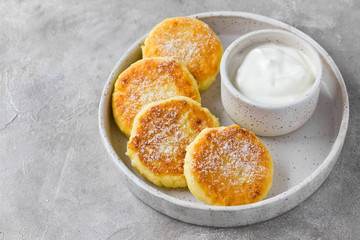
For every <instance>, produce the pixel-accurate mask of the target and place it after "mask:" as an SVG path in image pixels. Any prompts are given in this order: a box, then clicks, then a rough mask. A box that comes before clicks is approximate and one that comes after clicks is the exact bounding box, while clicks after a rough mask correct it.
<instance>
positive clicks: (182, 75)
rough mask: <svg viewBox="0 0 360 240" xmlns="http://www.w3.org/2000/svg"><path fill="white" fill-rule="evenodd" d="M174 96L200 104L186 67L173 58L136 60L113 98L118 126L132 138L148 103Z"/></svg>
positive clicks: (116, 84)
mask: <svg viewBox="0 0 360 240" xmlns="http://www.w3.org/2000/svg"><path fill="white" fill-rule="evenodd" d="M174 96H186V97H190V98H192V99H194V100H195V101H198V102H200V94H199V91H198V89H197V85H196V81H195V79H194V78H193V76H192V75H191V74H190V72H189V71H188V70H187V68H186V67H185V66H184V65H183V64H182V63H180V62H178V61H176V60H174V59H170V58H148V59H142V60H139V61H137V62H136V63H134V64H132V65H131V66H130V67H129V68H128V69H126V70H125V71H124V72H122V73H121V74H120V76H119V77H118V79H117V81H116V83H115V87H114V93H113V95H112V109H113V116H114V119H115V122H116V124H117V125H118V127H119V128H120V130H121V131H122V132H123V133H124V134H125V135H126V136H127V137H130V132H131V129H132V125H133V121H134V118H135V116H136V114H137V113H138V112H139V111H140V110H141V109H142V107H143V106H145V105H146V104H148V103H151V102H156V101H159V100H164V99H167V98H170V97H174Z"/></svg>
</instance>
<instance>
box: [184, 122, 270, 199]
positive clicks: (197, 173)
mask: <svg viewBox="0 0 360 240" xmlns="http://www.w3.org/2000/svg"><path fill="white" fill-rule="evenodd" d="M184 174H185V177H186V180H187V183H188V188H189V189H190V191H191V192H192V194H193V195H194V196H195V197H196V198H198V199H199V200H201V201H203V202H205V203H207V204H211V205H222V206H232V205H242V204H248V203H254V202H257V201H260V200H262V199H264V198H265V197H266V195H267V193H268V192H269V190H270V188H271V184H272V177H273V162H272V159H271V156H270V153H269V151H268V149H267V148H266V147H265V146H264V145H263V144H262V143H261V141H260V140H259V139H258V138H257V137H256V136H255V135H254V134H253V133H252V132H249V131H247V130H245V129H242V128H240V127H239V126H236V125H233V126H230V127H219V128H212V129H205V130H203V131H202V132H201V133H200V134H199V135H198V136H197V137H196V139H195V140H194V141H193V142H192V143H191V144H190V145H189V146H188V148H187V153H186V157H185V165H184Z"/></svg>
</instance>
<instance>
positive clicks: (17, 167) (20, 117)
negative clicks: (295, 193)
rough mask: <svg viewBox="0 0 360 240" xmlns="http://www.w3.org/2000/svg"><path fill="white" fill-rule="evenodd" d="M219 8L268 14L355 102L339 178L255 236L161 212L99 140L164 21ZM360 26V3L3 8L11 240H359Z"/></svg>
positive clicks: (2, 95) (2, 170)
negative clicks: (137, 49) (313, 51)
mask: <svg viewBox="0 0 360 240" xmlns="http://www.w3.org/2000/svg"><path fill="white" fill-rule="evenodd" d="M160 8H161V10H160ZM219 10H232V11H247V12H253V13H257V14H262V15H265V16H269V17H272V18H275V19H278V20H280V21H284V22H286V23H288V24H290V25H293V26H295V27H297V28H299V29H300V30H303V31H304V32H306V33H307V34H309V35H310V36H312V37H313V38H314V39H315V40H316V41H318V42H319V43H320V44H321V45H322V46H323V47H324V48H325V49H326V50H327V51H328V52H329V53H330V55H331V56H332V57H333V59H334V60H335V62H336V63H337V65H338V67H339V69H340V71H341V72H342V74H343V77H344V79H345V82H346V85H347V88H348V92H349V98H350V108H351V113H350V126H349V131H348V135H347V139H346V142H345V145H344V148H343V151H342V153H341V155H340V158H339V160H338V162H337V164H336V165H335V168H334V170H333V171H332V173H331V174H330V176H329V178H328V179H327V180H326V181H325V183H324V184H323V185H322V186H321V187H320V188H319V190H318V191H316V192H315V194H314V195H312V196H311V197H310V198H309V199H308V200H306V201H305V202H303V203H302V204H300V205H299V206H298V207H296V208H295V209H294V210H292V211H290V212H288V213H286V214H283V215H282V216H279V217H277V218H275V219H272V220H270V221H267V222H264V223H260V224H255V225H251V226H248V227H239V228H206V227H198V226H193V225H189V224H185V223H182V222H179V221H176V220H173V219H171V218H168V217H166V216H164V215H162V214H160V213H158V212H156V211H154V210H152V209H151V208H150V207H148V206H146V205H145V204H143V203H142V202H141V201H140V200H138V199H137V198H136V197H135V196H134V195H132V194H131V193H130V191H129V190H128V189H127V187H126V186H125V185H124V184H123V183H122V182H119V174H120V173H119V172H117V171H116V169H115V168H114V166H113V164H112V162H111V161H110V159H109V157H108V156H107V153H106V150H105V148H104V147H103V145H102V143H101V139H100V137H99V134H98V122H97V108H98V103H99V99H100V95H101V91H102V88H103V86H104V83H105V81H106V79H107V77H108V74H109V73H110V71H111V69H112V68H113V66H114V65H115V63H116V62H117V61H118V59H119V58H120V57H121V55H122V54H123V53H124V52H125V50H126V49H127V48H128V47H129V46H130V45H131V44H132V43H133V42H134V41H135V40H137V39H138V38H139V37H140V36H142V35H144V34H145V33H146V32H147V31H149V30H150V29H151V28H152V27H153V26H154V25H155V24H156V23H158V22H160V21H161V20H163V19H164V18H167V17H172V16H180V15H189V14H194V13H198V12H207V11H219ZM359 22H360V3H359V2H358V1H355V0H346V1H333V0H332V1H324V0H322V1H316V2H315V1H284V2H282V3H278V1H275V0H274V1H214V0H213V1H208V2H206V3H205V2H203V1H198V2H195V1H190V0H189V1H182V0H177V1H175V0H172V1H163V2H162V1H158V0H154V1H146V2H145V1H144V2H141V1H137V0H132V1H115V0H110V1H100V0H99V1H83V2H78V1H70V0H63V1H54V0H49V1H41V2H40V3H39V2H37V1H7V0H5V1H1V2H0V29H1V33H0V239H153V238H155V239H227V238H229V239H258V238H262V239H304V238H310V239H356V238H358V236H360V230H359V223H360V174H359V172H360V161H359V159H360V156H359V155H360V150H359V147H358V146H359V143H360V141H359V140H360V137H359V136H360V109H359V105H360V98H359V96H360V86H359V85H360V80H359V76H360V72H359V71H360V70H359V62H360V45H359V44H358V39H360V31H359Z"/></svg>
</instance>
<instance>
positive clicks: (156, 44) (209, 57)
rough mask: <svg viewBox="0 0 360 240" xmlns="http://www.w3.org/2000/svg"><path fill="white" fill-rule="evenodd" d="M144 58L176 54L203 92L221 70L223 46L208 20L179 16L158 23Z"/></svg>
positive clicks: (145, 48)
mask: <svg viewBox="0 0 360 240" xmlns="http://www.w3.org/2000/svg"><path fill="white" fill-rule="evenodd" d="M142 52H143V57H144V58H147V57H174V58H177V59H179V60H180V61H181V62H183V63H184V64H185V65H186V67H187V68H188V69H189V71H190V72H191V74H192V75H193V76H194V78H195V79H196V81H197V84H198V87H199V91H200V92H202V91H204V90H205V89H207V88H208V87H209V86H210V85H211V84H212V83H213V82H214V81H215V78H216V75H217V73H218V72H219V69H220V61H221V56H222V54H223V47H222V45H221V42H220V40H219V39H218V38H217V36H216V35H215V33H214V32H213V31H212V30H211V28H210V27H209V26H208V25H207V24H205V23H204V22H202V21H200V20H198V19H194V18H189V17H177V18H169V19H166V20H164V21H163V22H161V23H159V24H158V25H157V26H155V27H154V28H153V29H152V31H151V32H150V33H149V35H148V36H147V38H146V39H145V43H144V47H143V51H142Z"/></svg>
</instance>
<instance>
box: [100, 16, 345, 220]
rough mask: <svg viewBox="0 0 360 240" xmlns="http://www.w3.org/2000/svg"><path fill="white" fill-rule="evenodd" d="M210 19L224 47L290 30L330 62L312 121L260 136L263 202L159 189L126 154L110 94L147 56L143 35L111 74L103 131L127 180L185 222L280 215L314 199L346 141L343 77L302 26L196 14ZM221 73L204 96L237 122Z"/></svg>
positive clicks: (208, 103)
mask: <svg viewBox="0 0 360 240" xmlns="http://www.w3.org/2000/svg"><path fill="white" fill-rule="evenodd" d="M192 17H197V18H199V19H201V20H202V21H204V22H206V23H207V24H208V25H209V26H210V27H211V28H212V29H213V30H214V32H215V33H216V34H217V35H218V36H219V38H220V40H221V42H222V44H223V46H224V48H227V46H229V44H230V43H231V42H232V41H234V40H235V39H236V38H238V37H239V36H241V35H243V34H245V33H248V32H250V31H254V30H259V29H268V28H274V29H285V30H288V31H291V32H293V33H295V34H297V35H299V36H301V37H302V38H304V39H306V40H307V41H308V42H309V43H310V44H311V45H313V47H314V48H315V49H316V50H317V51H318V52H319V54H320V56H321V57H322V61H323V82H322V86H321V92H320V97H319V102H318V105H317V108H316V110H315V113H314V115H313V116H312V117H311V119H310V120H309V121H308V122H307V123H306V124H305V125H304V126H303V127H301V128H300V129H298V130H297V131H295V132H292V133H290V134H288V135H284V136H280V137H267V138H261V140H262V141H263V143H264V144H265V145H266V146H267V147H268V148H269V150H270V152H271V154H272V157H273V161H274V179H273V186H272V188H271V191H270V193H269V194H268V196H267V198H266V199H265V200H263V201H260V202H257V203H253V204H248V205H242V206H232V207H223V206H209V205H205V204H204V203H202V202H200V201H198V200H197V199H195V198H194V197H193V196H192V195H191V193H190V192H189V191H188V190H169V189H166V188H159V187H157V186H155V185H153V184H151V183H149V182H148V181H146V180H145V179H144V178H143V177H142V176H141V175H139V174H138V173H137V171H136V170H135V169H134V168H133V167H132V166H131V164H130V160H129V158H128V157H127V156H126V155H125V152H126V144H127V140H128V139H127V138H126V137H125V136H124V135H122V134H121V133H120V131H119V130H118V128H117V126H116V124H115V122H114V120H113V117H112V110H111V94H112V92H113V85H114V82H115V80H116V78H117V76H118V75H119V74H120V73H121V72H122V71H123V70H125V69H126V68H127V67H128V66H129V65H130V64H131V63H133V62H135V61H136V60H138V59H140V58H141V49H140V45H141V43H142V42H143V40H144V38H145V37H143V38H141V39H139V40H138V41H137V42H136V43H135V44H134V45H133V46H132V47H130V49H129V50H128V51H127V52H126V53H125V54H124V56H123V57H122V58H121V59H120V61H119V62H118V63H117V64H116V66H115V67H114V69H113V71H112V72H111V74H110V76H109V78H108V80H107V82H106V84H105V88H104V91H103V95H102V96H101V101H100V106H99V127H100V135H101V137H102V140H103V142H104V144H105V147H106V149H107V150H108V152H109V154H110V157H111V159H112V160H113V161H114V163H115V166H116V167H117V168H118V169H119V171H120V172H121V176H122V180H123V181H124V182H125V183H126V185H127V186H128V187H129V190H131V191H132V192H133V193H134V194H135V195H136V196H137V197H138V198H140V199H141V200H143V201H144V202H145V203H147V204H148V205H149V206H151V207H152V208H154V209H156V210H158V211H159V212H162V213H164V214H166V215H168V216H170V217H173V218H176V219H178V220H181V221H184V222H188V223H193V224H198V225H205V226H216V227H231V226H241V225H247V224H251V223H256V222H260V221H264V220H267V219H270V218H273V217H276V216H278V215H280V214H282V213H284V212H286V211H288V210H290V209H292V208H294V207H295V206H297V205H298V204H299V203H301V202H302V201H304V200H305V199H306V198H308V197H309V196H310V195H311V194H312V193H313V192H314V191H315V190H316V189H317V188H318V187H319V186H320V185H321V184H322V183H323V182H324V180H325V179H326V177H327V176H328V175H329V173H330V171H331V169H332V168H333V166H334V164H335V162H336V160H337V158H338V156H339V154H340V151H341V148H342V145H343V143H344V140H345V136H346V131H347V126H348V118H349V102H348V95H347V92H346V87H345V84H344V80H343V78H342V76H341V74H340V72H339V70H338V68H337V66H336V65H335V63H334V62H333V60H332V59H331V57H330V56H329V55H328V54H327V53H326V51H325V50H324V49H323V48H322V47H321V46H320V45H319V44H318V43H316V42H315V41H314V40H313V39H311V38H310V37H309V36H307V35H306V34H304V33H302V32H301V31H299V30H297V29H295V28H293V27H291V26H289V25H287V24H285V23H282V22H279V21H276V20H274V19H271V18H267V17H263V16H259V15H255V14H251V13H244V12H212V13H202V14H197V15H193V16H192ZM220 81H221V80H220V76H218V77H217V79H216V81H215V82H214V84H213V85H211V87H210V88H209V89H207V90H206V91H205V92H203V93H202V94H201V98H202V101H201V102H202V105H203V106H204V107H207V108H209V110H210V111H211V112H212V113H213V114H214V115H216V116H217V117H218V118H219V120H220V124H221V125H223V126H228V125H231V124H233V122H232V121H231V120H230V118H229V117H228V115H227V114H226V112H225V111H224V109H223V106H222V103H221V97H220Z"/></svg>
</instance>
